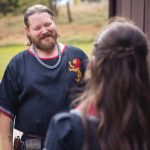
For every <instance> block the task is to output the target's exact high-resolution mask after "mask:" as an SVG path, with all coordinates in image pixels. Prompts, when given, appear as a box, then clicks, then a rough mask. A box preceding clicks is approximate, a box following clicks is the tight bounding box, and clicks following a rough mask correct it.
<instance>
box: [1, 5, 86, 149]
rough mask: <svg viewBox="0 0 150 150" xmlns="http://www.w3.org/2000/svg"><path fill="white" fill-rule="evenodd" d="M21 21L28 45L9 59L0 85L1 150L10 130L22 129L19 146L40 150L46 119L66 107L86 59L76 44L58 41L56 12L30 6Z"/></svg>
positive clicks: (7, 145)
mask: <svg viewBox="0 0 150 150" xmlns="http://www.w3.org/2000/svg"><path fill="white" fill-rule="evenodd" d="M24 23H25V31H26V35H27V38H28V40H29V42H28V46H29V48H28V49H27V50H25V51H23V52H21V53H19V54H17V55H16V56H15V57H14V58H13V59H12V60H11V61H10V63H9V64H8V66H7V68H6V71H5V73H4V76H3V79H2V81H1V83H0V138H1V143H2V148H3V149H4V150H11V149H12V147H13V143H12V141H13V128H15V129H17V130H19V131H21V132H23V136H22V138H21V141H20V145H19V148H21V147H22V149H23V147H25V148H26V149H37V150H38V149H42V147H43V141H44V139H45V135H46V131H47V128H48V124H49V121H50V120H51V118H52V116H53V115H54V114H56V113H58V112H61V111H68V110H69V104H70V103H71V101H72V99H71V98H69V96H68V94H69V90H70V89H71V88H73V87H74V88H75V87H78V86H79V85H80V82H81V79H82V77H83V75H84V71H85V66H86V61H87V56H86V54H85V53H84V52H83V51H82V50H80V49H79V48H76V47H73V46H69V45H64V44H62V43H58V42H57V39H58V31H57V28H56V24H55V21H54V15H53V13H52V11H51V10H50V9H49V8H48V7H46V6H43V5H34V6H32V7H30V8H28V9H27V11H26V12H25V15H24ZM14 121H15V124H14ZM15 145H16V144H15Z"/></svg>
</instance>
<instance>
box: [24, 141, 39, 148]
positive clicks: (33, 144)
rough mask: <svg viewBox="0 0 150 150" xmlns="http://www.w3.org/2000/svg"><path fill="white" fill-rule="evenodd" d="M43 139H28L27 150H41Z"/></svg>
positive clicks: (26, 142)
mask: <svg viewBox="0 0 150 150" xmlns="http://www.w3.org/2000/svg"><path fill="white" fill-rule="evenodd" d="M41 145H42V142H41V139H28V140H26V141H25V147H26V150H41Z"/></svg>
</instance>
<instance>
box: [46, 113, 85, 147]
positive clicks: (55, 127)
mask: <svg viewBox="0 0 150 150" xmlns="http://www.w3.org/2000/svg"><path fill="white" fill-rule="evenodd" d="M83 142H84V131H83V127H82V123H81V120H80V117H79V116H77V115H74V114H71V113H61V114H57V115H55V116H54V117H53V119H52V121H51V123H50V125H49V129H48V132H47V136H46V140H45V146H44V147H45V149H44V150H80V149H82V146H83Z"/></svg>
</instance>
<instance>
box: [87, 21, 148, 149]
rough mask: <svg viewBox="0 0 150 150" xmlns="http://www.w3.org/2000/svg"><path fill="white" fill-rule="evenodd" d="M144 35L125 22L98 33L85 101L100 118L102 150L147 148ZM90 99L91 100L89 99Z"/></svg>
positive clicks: (110, 25)
mask: <svg viewBox="0 0 150 150" xmlns="http://www.w3.org/2000/svg"><path fill="white" fill-rule="evenodd" d="M147 54H148V45H147V41H146V37H145V35H144V33H143V32H142V31H141V30H140V29H139V28H138V27H137V26H135V25H134V24H133V23H131V22H128V21H125V20H117V21H114V22H111V23H110V24H109V25H108V26H107V27H106V28H105V29H104V30H103V32H102V33H101V34H100V36H99V38H98V39H97V41H96V43H95V46H94V50H93V54H92V55H93V60H92V61H91V64H90V66H89V70H88V71H87V74H86V75H87V78H88V83H89V84H88V85H87V87H88V88H87V89H88V92H89V93H90V94H92V93H93V94H92V95H93V96H91V97H90V96H89V94H88V93H87V99H88V98H89V99H90V100H91V101H93V100H94V101H95V103H96V107H97V110H98V111H99V112H102V114H103V115H101V116H103V117H102V118H101V120H103V122H101V123H100V127H99V130H98V135H99V137H100V143H101V147H102V150H120V149H121V150H142V149H145V150H146V149H148V147H147V146H148V142H149V141H148V140H149V138H150V117H149V116H150V98H149V95H148V94H149V92H150V88H149V76H148V69H147V68H148V67H147V61H146V57H147ZM92 99H93V100H92Z"/></svg>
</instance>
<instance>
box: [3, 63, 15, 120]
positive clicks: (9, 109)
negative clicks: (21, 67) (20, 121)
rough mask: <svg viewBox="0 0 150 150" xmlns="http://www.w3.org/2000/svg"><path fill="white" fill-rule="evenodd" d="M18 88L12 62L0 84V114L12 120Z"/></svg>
mask: <svg viewBox="0 0 150 150" xmlns="http://www.w3.org/2000/svg"><path fill="white" fill-rule="evenodd" d="M17 97H18V86H17V80H16V76H15V71H14V70H13V63H12V61H11V62H10V63H9V65H8V66H7V68H6V70H5V73H4V76H3V79H2V81H1V83H0V112H2V113H4V114H5V115H7V116H8V117H10V118H11V119H14V117H15V114H16V108H17V104H16V103H17Z"/></svg>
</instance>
